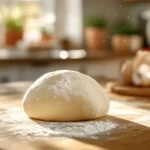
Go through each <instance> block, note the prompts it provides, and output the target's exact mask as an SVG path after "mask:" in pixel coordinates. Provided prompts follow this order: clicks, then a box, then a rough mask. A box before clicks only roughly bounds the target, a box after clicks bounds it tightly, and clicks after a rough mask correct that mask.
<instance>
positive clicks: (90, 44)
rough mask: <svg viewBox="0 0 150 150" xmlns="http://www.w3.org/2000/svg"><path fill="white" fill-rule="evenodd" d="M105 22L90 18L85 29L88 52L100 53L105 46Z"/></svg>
mask: <svg viewBox="0 0 150 150" xmlns="http://www.w3.org/2000/svg"><path fill="white" fill-rule="evenodd" d="M106 28H107V20H106V19H105V18H103V17H100V18H97V17H91V18H89V19H88V20H87V23H86V28H85V43H86V46H87V48H88V50H91V51H100V50H103V49H104V48H105V46H106V35H107V29H106Z"/></svg>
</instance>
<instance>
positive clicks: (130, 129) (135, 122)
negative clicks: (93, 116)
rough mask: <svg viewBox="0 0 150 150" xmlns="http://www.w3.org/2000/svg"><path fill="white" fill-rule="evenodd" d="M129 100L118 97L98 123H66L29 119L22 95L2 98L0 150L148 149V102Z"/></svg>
mask: <svg viewBox="0 0 150 150" xmlns="http://www.w3.org/2000/svg"><path fill="white" fill-rule="evenodd" d="M109 95H110V93H109ZM127 99H128V98H127ZM127 99H124V100H122V99H120V97H117V96H115V98H114V100H111V105H110V111H109V113H108V115H107V116H106V117H103V118H101V119H99V120H93V121H86V122H77V123H67V124H66V123H52V122H47V123H45V122H39V121H37V120H30V119H28V118H27V117H26V116H25V114H24V112H23V110H22V107H21V102H22V95H7V96H4V95H3V96H0V149H5V150H7V149H13V150H83V149H84V150H127V149H128V150H134V149H135V150H149V149H150V111H149V110H150V106H149V103H148V102H147V101H145V100H144V99H139V100H135V101H134V103H132V102H129V101H127ZM139 104H140V105H141V104H143V105H145V106H146V107H145V108H139V106H140V105H139ZM54 137H55V138H54Z"/></svg>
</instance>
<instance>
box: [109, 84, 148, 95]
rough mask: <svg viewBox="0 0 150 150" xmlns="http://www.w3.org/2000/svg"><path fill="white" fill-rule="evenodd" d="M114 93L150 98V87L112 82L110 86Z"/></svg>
mask: <svg viewBox="0 0 150 150" xmlns="http://www.w3.org/2000/svg"><path fill="white" fill-rule="evenodd" d="M108 86H109V87H110V90H112V92H114V93H117V94H122V95H127V96H140V97H150V87H137V86H127V85H123V84H122V83H117V82H112V83H111V82H110V83H109V84H108Z"/></svg>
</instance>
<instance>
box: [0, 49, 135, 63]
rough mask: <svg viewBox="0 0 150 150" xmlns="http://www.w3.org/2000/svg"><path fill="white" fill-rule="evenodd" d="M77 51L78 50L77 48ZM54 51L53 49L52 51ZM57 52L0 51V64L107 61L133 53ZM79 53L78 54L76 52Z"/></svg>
mask: <svg viewBox="0 0 150 150" xmlns="http://www.w3.org/2000/svg"><path fill="white" fill-rule="evenodd" d="M77 51H78V50H77ZM54 52H55V51H54ZM58 53H59V52H57V55H56V56H55V57H54V56H53V55H54V54H52V52H50V51H44V52H30V53H29V52H26V53H23V52H20V51H11V52H10V51H9V52H7V51H3V52H2V51H0V54H1V55H0V65H3V64H18V63H19V64H28V63H29V64H32V63H36V64H37V63H74V62H77V61H78V62H87V61H88V62H91V61H106V60H107V61H109V60H114V59H124V58H130V57H133V56H134V55H135V53H133V52H128V53H121V54H117V53H115V52H98V53H95V54H87V55H86V56H84V57H79V58H67V59H61V58H60V57H59V54H58ZM78 55H79V54H78Z"/></svg>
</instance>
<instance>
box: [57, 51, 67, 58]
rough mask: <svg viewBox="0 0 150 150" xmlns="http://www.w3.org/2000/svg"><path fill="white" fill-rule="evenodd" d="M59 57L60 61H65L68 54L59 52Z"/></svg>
mask: <svg viewBox="0 0 150 150" xmlns="http://www.w3.org/2000/svg"><path fill="white" fill-rule="evenodd" d="M59 56H60V58H61V59H67V58H68V56H69V54H68V52H67V51H61V52H60V53H59Z"/></svg>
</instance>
